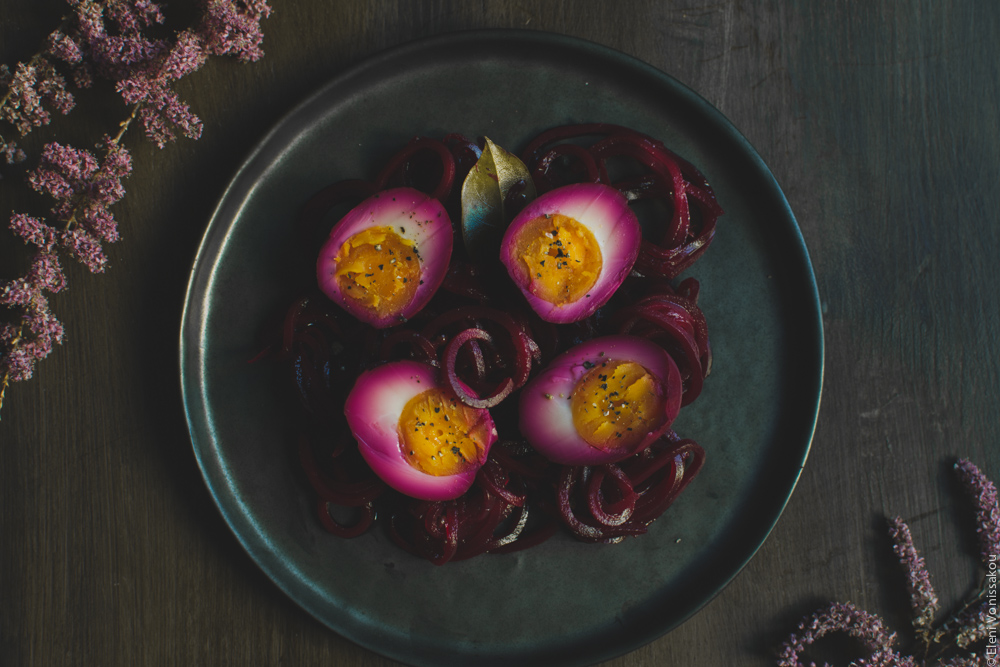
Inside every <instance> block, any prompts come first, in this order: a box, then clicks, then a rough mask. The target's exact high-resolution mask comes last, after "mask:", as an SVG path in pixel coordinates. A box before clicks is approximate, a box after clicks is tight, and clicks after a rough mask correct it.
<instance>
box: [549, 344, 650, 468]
mask: <svg viewBox="0 0 1000 667" xmlns="http://www.w3.org/2000/svg"><path fill="white" fill-rule="evenodd" d="M591 366H593V367H592V368H590V370H589V371H588V372H587V373H586V375H584V376H583V377H582V378H581V379H580V380H579V382H577V384H576V386H575V387H574V388H573V393H572V394H571V395H570V397H569V399H570V403H571V407H572V412H573V424H574V426H575V427H576V431H577V433H579V434H580V437H582V438H583V439H584V440H585V441H587V443H589V444H590V445H593V446H594V447H597V448H599V449H605V450H607V449H619V448H629V447H633V446H635V445H637V444H638V443H639V442H640V441H641V440H642V439H643V438H645V437H646V434H647V433H649V432H650V431H654V430H656V429H657V428H659V427H660V426H662V425H663V422H664V421H665V420H666V412H665V407H664V401H663V392H662V389H661V387H660V384H659V382H657V380H656V377H655V376H653V375H652V374H651V373H649V371H647V370H646V369H645V368H643V367H642V366H641V365H640V364H637V363H635V362H631V361H604V362H601V363H599V364H597V365H592V364H591Z"/></svg>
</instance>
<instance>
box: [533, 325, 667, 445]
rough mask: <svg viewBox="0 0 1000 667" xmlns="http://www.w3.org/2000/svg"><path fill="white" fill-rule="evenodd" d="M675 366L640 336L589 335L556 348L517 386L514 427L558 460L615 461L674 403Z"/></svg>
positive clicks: (661, 421)
mask: <svg viewBox="0 0 1000 667" xmlns="http://www.w3.org/2000/svg"><path fill="white" fill-rule="evenodd" d="M682 393H683V387H682V384H681V374H680V371H679V370H678V368H677V364H676V363H674V360H673V359H672V358H671V357H670V355H669V354H667V352H666V351H665V350H664V349H663V348H662V347H660V346H659V345H656V344H655V343H651V342H650V341H648V340H646V339H644V338H638V337H635V336H625V335H615V336H604V337H601V338H594V339H592V340H589V341H587V342H585V343H581V344H580V345H577V346H575V347H572V348H570V349H569V350H567V351H566V352H564V353H563V354H561V355H559V356H558V357H556V358H555V359H553V360H552V362H551V363H550V364H549V365H548V366H547V367H546V368H545V369H544V370H543V371H542V372H541V373H540V374H539V375H538V376H537V377H535V378H534V379H533V380H531V382H529V383H528V384H527V385H526V386H525V387H524V389H523V390H522V391H521V398H520V405H519V412H520V428H521V433H522V435H524V437H525V438H526V439H527V440H528V442H529V443H531V445H532V446H533V447H534V448H535V449H536V450H538V451H539V452H540V453H541V454H542V455H544V456H545V457H546V458H548V459H549V460H551V461H554V462H556V463H562V464H565V465H598V464H601V463H612V462H615V461H620V460H622V459H624V458H627V457H629V456H631V455H632V454H634V453H635V452H638V451H640V450H642V449H644V448H645V447H648V446H649V445H650V444H652V443H653V441H655V440H656V439H657V438H659V437H660V436H661V435H662V434H663V432H664V431H666V429H667V428H668V427H669V426H670V424H671V423H672V422H673V420H674V419H675V418H676V417H677V413H678V412H679V411H680V407H681V394H682Z"/></svg>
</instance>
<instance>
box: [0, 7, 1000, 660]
mask: <svg viewBox="0 0 1000 667" xmlns="http://www.w3.org/2000/svg"><path fill="white" fill-rule="evenodd" d="M272 4H273V5H274V13H273V15H272V16H271V18H269V19H268V20H266V21H265V22H264V32H265V36H266V37H265V43H264V49H265V52H266V56H265V57H264V58H263V59H262V60H260V61H259V62H257V63H253V64H240V63H238V62H236V61H235V60H232V59H226V58H213V59H211V60H210V61H209V63H208V64H207V65H206V66H205V67H204V68H203V69H202V70H200V71H199V72H197V73H195V74H193V75H191V76H190V77H187V78H185V79H184V80H182V81H181V82H180V83H179V84H178V86H177V88H178V91H179V93H180V95H181V96H182V98H183V99H184V100H186V101H187V102H188V103H189V104H190V105H191V107H192V108H193V110H194V111H195V112H196V113H197V114H199V115H200V116H201V118H202V119H203V121H204V124H205V127H204V136H203V137H202V138H201V139H200V140H198V141H189V140H183V139H182V140H180V141H178V142H176V143H175V144H172V145H170V146H168V147H167V148H165V149H164V150H162V151H161V150H158V149H156V148H155V147H153V146H152V145H151V144H150V143H149V142H146V141H144V140H142V138H141V137H140V136H139V134H138V133H133V136H130V137H129V138H128V139H127V140H126V145H128V146H129V148H130V149H131V150H133V155H134V162H135V170H134V172H133V174H132V176H131V177H130V178H129V179H128V180H127V182H126V187H127V190H128V195H127V196H126V197H125V199H124V200H123V201H122V202H121V203H120V204H119V205H117V206H116V208H115V211H116V213H117V216H118V219H119V220H120V221H121V225H122V237H123V239H122V241H121V242H120V243H117V244H116V245H114V246H111V248H110V268H109V270H108V272H107V273H106V274H104V275H99V276H94V275H91V274H89V273H88V272H87V271H86V270H85V269H83V268H81V267H79V266H67V268H66V270H67V275H68V284H69V289H68V290H66V291H65V292H63V293H60V294H59V295H57V296H55V297H53V299H52V305H53V308H54V310H55V311H56V313H57V315H58V317H59V318H60V319H61V320H62V321H63V322H64V324H65V326H66V331H67V334H66V342H65V344H64V345H62V346H61V347H59V348H57V349H56V351H55V352H54V353H53V354H52V355H51V356H50V357H49V358H48V359H46V360H44V361H43V362H41V363H40V364H39V366H38V368H37V371H36V375H35V377H34V378H33V379H31V380H30V381H27V382H22V383H17V384H14V385H12V387H11V388H10V389H9V390H8V392H7V397H6V399H5V402H4V405H3V410H2V422H0V442H2V447H0V494H2V503H0V530H2V536H0V601H2V604H0V663H2V664H3V665H43V666H53V667H54V666H58V665H85V664H87V665H106V666H111V665H181V664H183V665H337V666H338V667H363V666H364V667H375V666H383V665H390V664H396V663H394V662H392V661H390V660H387V659H384V658H382V657H379V656H378V655H376V654H374V653H371V652H369V651H367V650H365V649H362V648H359V647H357V646H355V645H353V644H352V643H350V642H348V641H347V640H345V639H343V638H341V637H339V636H337V635H336V634H334V633H333V632H331V631H329V630H328V629H326V628H325V627H324V626H322V625H321V624H320V623H319V622H317V621H315V620H314V619H313V618H312V617H311V616H309V615H308V614H307V613H306V612H304V611H302V610H301V609H299V608H298V607H297V606H296V605H295V604H294V603H293V602H291V601H290V600H289V599H288V598H286V597H285V596H284V595H283V594H282V593H281V592H280V591H279V590H278V589H277V588H276V587H275V586H274V585H273V584H272V583H271V582H270V581H269V580H268V579H267V578H266V577H265V576H264V575H263V574H262V573H261V572H260V571H258V570H257V568H256V567H255V565H254V564H253V563H252V561H251V560H250V559H249V558H248V557H247V556H246V555H245V553H244V552H243V551H242V549H241V547H240V546H239V544H238V543H237V541H236V539H235V538H234V537H233V536H232V534H231V533H230V532H229V530H228V528H227V526H226V525H225V523H224V522H223V520H222V519H221V517H220V516H219V514H218V512H217V510H216V509H215V506H214V504H213V502H212V499H211V497H210V496H209V494H208V492H207V490H206V488H205V485H204V483H203V482H202V479H201V477H200V474H199V472H198V469H197V466H196V464H195V460H194V458H193V456H192V451H191V444H190V439H189V437H188V433H187V429H186V425H185V418H184V412H183V407H182V405H181V400H180V390H179V378H178V368H177V344H178V336H179V322H180V313H181V307H182V300H183V295H184V290H185V287H186V282H187V277H188V272H189V270H190V267H191V264H192V261H193V259H194V254H195V251H196V248H197V245H198V242H199V240H200V238H201V235H202V232H203V231H204V228H205V225H206V223H207V221H208V219H209V217H210V215H211V212H212V209H213V206H214V205H215V203H216V201H217V200H218V198H219V196H220V195H221V193H222V190H223V188H224V187H225V185H226V183H227V181H228V180H229V178H230V177H231V175H232V174H233V172H234V171H235V169H236V168H237V166H238V165H239V163H240V162H241V161H242V159H243V158H244V157H245V155H246V153H247V151H248V150H249V149H250V147H251V146H252V145H253V144H254V143H255V142H256V141H257V140H258V139H259V138H260V137H261V136H262V135H263V134H264V133H265V132H266V131H267V130H268V128H269V127H270V126H271V125H272V124H274V123H275V122H276V121H277V120H278V119H279V118H280V117H281V116H282V114H283V113H285V112H286V111H287V110H289V109H290V108H291V106H292V105H293V104H294V103H295V102H296V101H298V100H299V99H301V98H303V97H304V96H306V95H307V94H308V93H309V92H310V91H312V90H313V89H315V88H316V87H317V86H319V85H321V84H322V83H324V82H325V81H326V80H328V79H329V78H330V77H332V76H334V75H336V74H338V73H340V72H343V71H344V70H345V69H347V68H349V67H350V66H351V65H353V64H355V63H358V62H359V61H361V60H362V59H364V58H366V57H367V56H370V55H372V54H375V53H377V52H378V51H380V50H382V49H385V48H388V47H391V46H394V45H398V44H401V43H403V42H406V41H408V40H411V39H414V38H418V37H422V36H425V35H433V34H441V33H447V32H451V31H456V30H465V29H473V28H526V29H532V30H544V31H551V32H555V33H561V34H567V35H572V36H576V37H580V38H583V39H587V40H591V41H594V42H597V43H599V44H602V45H606V46H609V47H611V48H614V49H617V50H620V51H623V52H625V53H627V54H630V55H632V56H635V57H637V58H639V59H641V60H643V61H645V62H647V63H649V64H651V65H653V66H655V67H657V68H659V69H660V70H662V71H664V72H666V73H667V74H670V75H672V76H674V77H676V78H677V79H679V80H680V81H682V82H683V83H685V84H687V85H688V86H690V87H692V88H694V89H695V90H696V91H698V92H699V93H700V94H701V95H702V96H703V97H705V98H706V99H707V100H708V101H709V102H710V103H712V104H713V105H714V106H716V107H717V108H718V109H720V110H721V111H722V113H723V114H725V115H726V116H727V117H728V118H729V119H730V120H731V121H732V122H733V124H734V125H735V126H736V127H737V128H739V129H740V130H741V131H742V132H743V133H744V135H745V136H746V137H747V138H748V139H749V141H750V142H751V143H752V144H753V145H754V146H755V147H756V148H757V150H758V151H759V152H760V154H761V156H762V157H763V158H764V160H765V162H766V163H767V164H768V165H769V166H770V168H771V170H772V171H773V172H774V174H775V176H776V178H777V180H778V182H779V183H780V184H781V186H782V188H783V189H784V191H785V193H786V195H787V197H788V200H789V202H790V203H791V207H792V209H793V211H794V212H795V214H796V216H797V218H798V221H799V223H800V226H801V228H802V232H803V235H804V237H805V240H806V243H807V245H808V247H809V251H810V253H811V257H812V261H813V264H814V267H815V271H816V275H817V280H818V284H819V290H820V295H821V298H822V303H823V312H824V326H825V332H826V350H827V361H826V375H825V388H824V395H823V403H822V409H821V413H820V418H819V424H818V429H817V432H816V436H815V439H814V442H813V448H812V453H811V456H810V458H809V461H808V464H807V466H806V468H805V470H804V472H803V475H802V477H801V480H800V482H799V485H798V488H797V489H796V491H795V493H794V495H793V496H792V498H791V501H790V502H789V504H788V507H787V509H786V511H785V512H784V514H783V516H782V518H781V519H780V521H779V522H778V525H777V527H776V528H775V530H774V531H773V533H772V534H771V536H770V538H769V539H768V540H767V542H766V543H765V544H764V546H763V547H762V548H761V549H760V551H759V552H758V553H757V555H756V557H755V558H754V559H753V560H752V561H751V562H750V564H749V565H748V566H747V567H746V568H745V569H744V571H743V572H742V573H741V574H740V575H739V576H738V577H737V578H736V579H735V581H734V582H733V583H732V584H731V585H730V586H729V587H728V588H726V589H725V591H724V592H723V593H722V594H720V595H719V596H718V597H717V598H716V599H714V600H713V601H712V602H710V603H709V604H708V605H707V606H706V607H705V608H704V609H703V610H702V611H701V612H700V613H698V614H697V615H696V616H694V617H693V618H691V619H690V620H689V621H687V622H686V623H685V624H683V625H682V626H681V627H680V628H678V629H676V630H675V631H673V632H671V633H669V634H668V635H666V636H664V637H662V638H661V639H659V640H657V641H655V642H653V643H652V644H649V645H647V646H645V647H643V648H641V649H639V650H637V651H635V652H633V653H631V654H628V655H624V656H621V657H619V658H617V659H615V660H612V661H611V662H608V663H606V665H608V666H614V667H637V666H639V665H643V666H646V665H727V666H730V667H758V666H760V667H763V666H765V665H773V664H775V657H774V655H775V651H776V649H777V647H778V646H779V645H780V643H781V641H782V640H783V638H784V637H785V636H786V635H787V634H788V633H789V632H790V631H792V630H793V629H794V627H795V625H796V623H797V622H798V619H799V618H800V617H801V616H802V615H804V614H806V613H810V612H812V611H813V610H814V609H815V608H816V607H817V606H818V605H820V604H822V603H823V602H825V601H829V600H840V601H848V600H849V601H852V602H854V603H856V604H858V605H859V606H861V607H863V608H866V609H868V610H870V611H873V612H877V613H879V614H881V615H883V617H884V618H885V619H886V620H887V622H888V623H889V625H890V626H891V627H892V628H894V629H896V630H898V631H899V632H900V634H901V639H903V640H905V639H906V638H907V637H908V636H909V635H908V625H909V622H908V608H907V597H906V593H905V588H904V582H903V578H902V576H901V575H900V574H899V572H898V570H897V568H896V567H895V565H894V559H893V557H892V555H891V545H890V543H889V541H888V539H887V538H886V537H885V520H886V517H890V516H894V515H899V516H902V517H903V518H904V519H905V520H907V521H909V522H910V523H911V526H912V528H913V532H914V537H915V540H916V542H917V544H918V546H919V547H920V548H921V550H922V553H923V555H924V556H925V557H926V559H927V563H928V566H929V568H930V571H931V573H932V577H933V581H934V583H935V585H936V587H937V590H938V592H939V594H940V596H941V598H942V601H943V603H944V606H945V607H949V606H953V605H955V604H957V603H958V602H959V601H960V600H961V599H962V598H963V597H964V596H965V595H966V594H968V593H969V592H970V591H971V590H972V589H973V587H974V586H975V585H976V584H977V583H978V578H979V576H980V571H979V567H978V561H977V558H976V552H977V546H976V542H975V533H974V523H973V520H972V509H971V504H970V503H969V502H968V501H967V500H966V499H965V498H964V497H963V496H962V494H961V492H960V488H959V486H958V484H957V483H956V482H955V481H954V477H953V475H952V473H951V472H950V465H951V463H952V462H953V461H954V460H955V458H956V457H959V456H961V457H967V458H970V459H971V460H973V461H974V462H976V463H977V464H979V465H980V467H981V468H982V469H983V470H984V471H986V472H987V473H988V474H989V475H990V476H991V477H992V478H993V479H1000V449H998V444H1000V426H998V423H1000V421H998V413H1000V398H998V396H1000V392H998V389H1000V386H998V385H1000V382H998V368H1000V342H998V341H1000V325H998V320H1000V290H998V288H997V286H998V285H1000V265H998V261H997V260H998V256H1000V220H998V211H1000V173H998V171H1000V169H998V162H1000V160H998V156H1000V113H998V111H997V109H998V106H997V105H998V101H1000V89H998V88H1000V49H998V47H997V35H1000V4H997V3H995V2H979V1H978V0H934V1H932V0H904V1H901V2H895V1H889V0H871V1H867V2H858V1H852V0H843V1H839V2H812V1H807V0H762V1H760V2H750V1H749V0H711V1H710V2H699V1H698V0H685V1H679V2H663V1H656V0H645V1H640V0H622V1H619V2H582V1H576V2H574V1H572V0H562V1H543V0H514V1H508V0H493V1H492V2H460V1H445V0H435V1H412V2H411V1H406V0H396V1H393V0H297V1H296V2H280V1H279V0H275V1H274V2H273V3H272ZM62 11H64V6H63V5H62V4H61V3H60V2H56V1H55V0H44V1H38V0H11V1H9V2H6V3H4V4H3V7H2V8H0V56H2V58H3V62H6V63H8V64H13V63H14V62H16V61H18V60H22V59H26V58H27V57H30V55H31V54H32V53H34V52H35V51H36V50H37V49H38V46H39V45H40V44H41V42H42V40H43V39H44V37H45V35H46V34H47V33H48V32H49V31H50V30H52V29H53V28H54V27H55V26H56V25H57V23H58V21H59V17H60V15H61V12H62ZM167 14H168V16H169V17H171V18H170V20H171V21H172V22H178V24H180V25H183V22H184V21H190V20H191V18H192V17H194V16H196V15H197V11H196V9H195V8H194V7H193V6H191V3H184V2H178V3H176V4H175V3H170V5H168V6H167ZM124 113H125V109H124V106H123V105H122V104H121V102H120V101H119V100H118V98H117V97H116V95H115V94H114V92H113V91H111V90H110V89H107V88H102V87H98V88H96V89H94V90H92V91H88V92H86V93H84V94H83V95H81V100H80V107H79V108H78V109H77V110H76V111H74V112H73V113H72V114H71V115H70V116H69V117H67V118H65V119H63V118H59V119H57V120H56V121H55V122H54V123H53V124H52V125H51V126H50V127H49V128H47V129H45V130H42V131H39V132H37V133H35V134H34V135H31V136H30V137H29V138H28V140H26V141H25V146H26V147H28V148H33V149H34V150H35V151H36V154H37V149H38V147H39V146H40V145H41V142H42V141H44V140H47V139H49V138H52V137H58V138H60V140H62V141H67V142H70V143H74V142H75V143H76V144H77V145H87V144H89V143H93V142H94V141H96V139H97V138H98V137H99V136H100V135H101V134H102V133H105V132H109V131H113V130H114V129H115V126H116V125H117V123H118V121H119V120H120V119H121V118H122V117H123V115H124ZM7 130H9V128H5V131H7ZM25 190H26V188H25V187H24V186H23V183H22V182H21V181H20V180H18V179H14V178H5V179H4V180H2V181H0V201H2V205H0V213H3V215H4V216H6V215H7V211H9V210H11V209H18V208H19V207H20V206H21V205H23V204H24V203H25V202H26V201H28V200H27V195H26V194H25ZM720 233H724V231H720ZM27 257H28V255H27V254H26V252H25V251H24V249H23V248H22V247H21V244H20V241H19V240H17V239H16V237H14V236H13V235H12V234H10V233H8V232H7V231H6V230H4V231H3V232H0V278H10V277H14V276H16V275H19V274H20V273H21V272H22V271H23V270H24V268H25V263H26V261H27ZM703 444H705V445H706V446H707V447H710V444H709V443H703ZM828 648H829V650H830V651H831V652H832V654H834V655H840V656H841V657H842V658H846V657H849V654H848V653H844V654H841V653H840V651H841V649H840V648H839V647H837V646H833V647H828ZM846 662H847V660H846V659H842V661H841V664H846Z"/></svg>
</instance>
